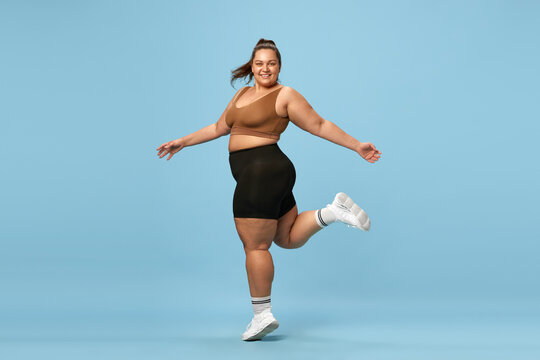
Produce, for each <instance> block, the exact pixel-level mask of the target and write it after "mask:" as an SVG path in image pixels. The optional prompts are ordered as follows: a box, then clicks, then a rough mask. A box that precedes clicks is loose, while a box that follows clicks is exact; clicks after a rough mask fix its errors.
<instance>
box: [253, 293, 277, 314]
mask: <svg viewBox="0 0 540 360" xmlns="http://www.w3.org/2000/svg"><path fill="white" fill-rule="evenodd" d="M251 304H252V305H253V313H254V314H255V316H258V315H260V314H262V313H263V311H271V310H272V305H271V304H270V295H268V296H263V297H252V298H251Z"/></svg>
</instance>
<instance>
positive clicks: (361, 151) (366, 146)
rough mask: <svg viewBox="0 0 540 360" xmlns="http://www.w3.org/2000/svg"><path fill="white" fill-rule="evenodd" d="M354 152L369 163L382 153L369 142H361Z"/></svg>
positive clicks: (378, 157) (377, 158)
mask: <svg viewBox="0 0 540 360" xmlns="http://www.w3.org/2000/svg"><path fill="white" fill-rule="evenodd" d="M356 152H357V153H358V155H360V156H361V157H363V158H364V159H366V161H368V162H370V163H374V162H375V161H377V160H379V159H380V158H381V154H382V153H381V152H380V151H379V150H377V149H376V148H375V145H373V144H372V143H370V142H365V143H363V142H361V143H360V145H358V147H357V148H356Z"/></svg>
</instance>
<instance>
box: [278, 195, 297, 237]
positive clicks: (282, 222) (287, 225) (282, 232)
mask: <svg viewBox="0 0 540 360" xmlns="http://www.w3.org/2000/svg"><path fill="white" fill-rule="evenodd" d="M297 217H298V207H297V206H296V205H294V206H293V207H292V209H290V210H289V211H288V212H287V213H285V215H283V216H282V217H280V218H279V220H278V223H277V229H276V233H275V235H274V242H275V243H276V244H277V245H278V246H281V247H286V246H287V243H288V242H289V234H290V233H291V228H292V226H293V224H294V222H295V220H296V218H297Z"/></svg>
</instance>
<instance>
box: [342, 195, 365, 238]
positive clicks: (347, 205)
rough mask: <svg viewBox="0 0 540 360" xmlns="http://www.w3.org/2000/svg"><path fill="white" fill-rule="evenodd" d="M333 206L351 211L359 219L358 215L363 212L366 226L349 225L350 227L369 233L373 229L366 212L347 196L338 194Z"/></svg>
mask: <svg viewBox="0 0 540 360" xmlns="http://www.w3.org/2000/svg"><path fill="white" fill-rule="evenodd" d="M333 204H334V205H336V206H337V207H340V208H342V209H346V210H349V211H351V212H352V213H353V214H354V215H355V216H357V217H358V214H360V213H361V212H363V213H364V215H365V217H366V221H365V222H364V224H363V225H361V226H352V225H349V226H352V227H354V228H357V229H360V230H362V231H369V229H370V228H371V220H370V219H369V217H368V216H367V213H366V211H365V210H364V209H362V208H361V207H360V206H358V205H357V204H356V203H355V202H354V201H353V199H351V198H350V197H349V196H348V195H347V194H345V193H343V192H340V193H337V194H336V197H335V198H334V202H333Z"/></svg>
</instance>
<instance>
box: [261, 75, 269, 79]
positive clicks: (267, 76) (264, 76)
mask: <svg viewBox="0 0 540 360" xmlns="http://www.w3.org/2000/svg"><path fill="white" fill-rule="evenodd" d="M261 77H262V78H263V79H268V78H269V77H270V74H266V75H265V74H261Z"/></svg>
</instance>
